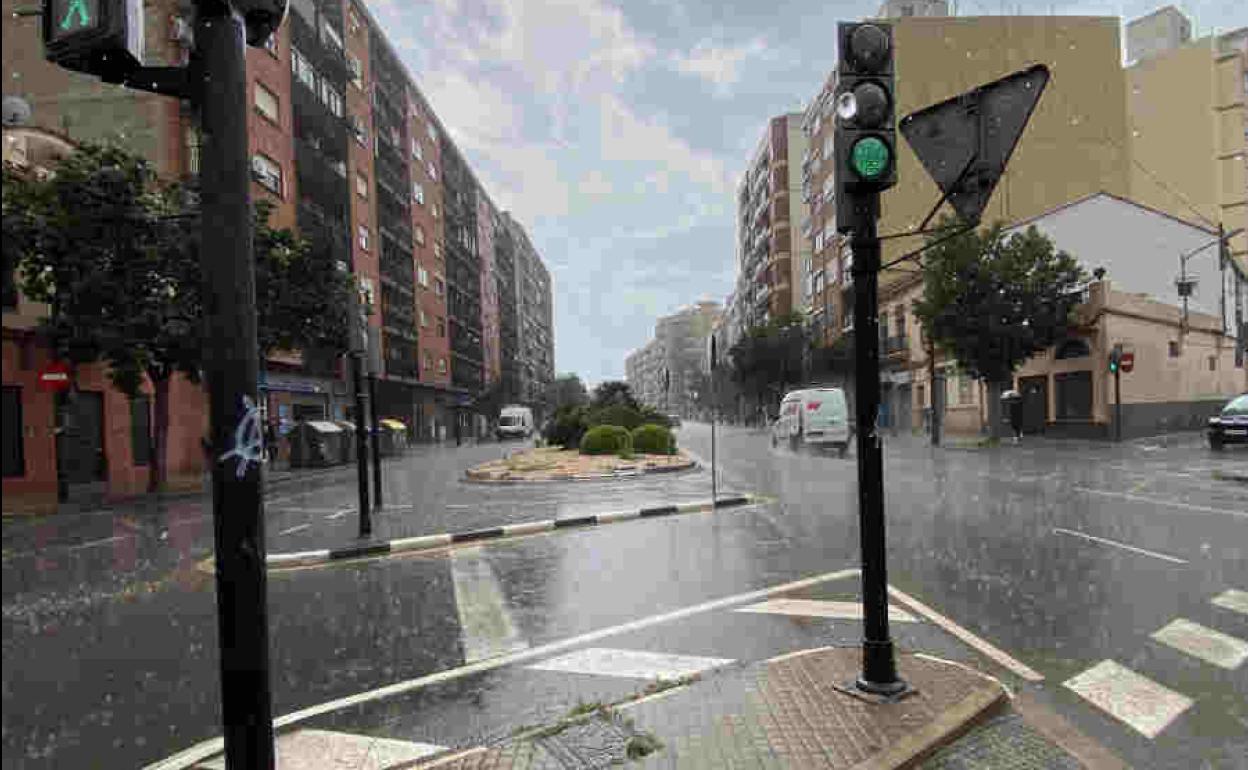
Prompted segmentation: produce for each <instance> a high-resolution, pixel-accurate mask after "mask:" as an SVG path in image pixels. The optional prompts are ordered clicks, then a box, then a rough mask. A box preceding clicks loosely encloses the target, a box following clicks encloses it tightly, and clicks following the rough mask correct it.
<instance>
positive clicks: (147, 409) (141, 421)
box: [130, 396, 152, 465]
mask: <svg viewBox="0 0 1248 770" xmlns="http://www.w3.org/2000/svg"><path fill="white" fill-rule="evenodd" d="M130 447H131V451H132V452H133V453H134V464H135V465H147V464H149V463H151V461H152V400H151V398H149V397H148V396H138V397H136V398H133V399H131V400H130Z"/></svg>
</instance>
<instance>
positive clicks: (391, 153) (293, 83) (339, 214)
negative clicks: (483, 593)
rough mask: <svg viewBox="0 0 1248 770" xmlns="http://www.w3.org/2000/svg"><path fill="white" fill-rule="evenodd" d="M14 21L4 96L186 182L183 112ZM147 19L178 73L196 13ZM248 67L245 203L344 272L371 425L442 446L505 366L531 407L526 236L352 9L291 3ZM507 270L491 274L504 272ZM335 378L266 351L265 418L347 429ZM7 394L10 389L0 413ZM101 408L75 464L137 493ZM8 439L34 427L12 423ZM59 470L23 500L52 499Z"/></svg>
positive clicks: (162, 1) (36, 123)
mask: <svg viewBox="0 0 1248 770" xmlns="http://www.w3.org/2000/svg"><path fill="white" fill-rule="evenodd" d="M19 10H20V7H19V4H18V3H16V2H15V0H4V14H5V15H4V22H3V24H4V54H3V64H4V75H5V96H6V97H7V96H10V95H13V96H19V97H22V98H23V99H24V100H25V101H26V102H27V103H29V104H30V105H31V106H32V117H31V120H30V121H29V123H30V126H31V127H32V128H40V129H42V130H43V132H44V133H45V134H49V135H54V136H55V137H56V138H57V139H58V140H64V141H65V142H67V143H69V144H70V145H72V143H74V142H78V141H84V140H100V139H109V140H113V141H120V142H122V143H123V144H125V145H127V146H129V147H130V148H131V149H133V150H135V151H137V152H140V153H142V154H143V155H145V156H146V157H148V158H149V159H151V160H152V161H153V162H154V163H155V164H156V166H157V168H158V170H159V173H161V174H162V175H163V176H166V177H170V178H178V177H191V176H194V175H195V174H197V173H198V171H199V155H198V151H199V144H200V138H199V136H198V134H197V132H196V130H195V127H194V123H193V119H192V118H193V116H192V114H191V110H190V108H189V105H187V104H179V102H178V101H177V100H174V99H170V98H167V97H163V96H158V95H154V94H146V93H144V92H139V91H131V90H126V89H121V88H118V87H116V86H110V85H105V84H102V83H100V82H99V81H98V80H96V79H95V78H90V77H86V76H81V75H77V74H74V73H69V72H66V71H64V70H61V69H59V68H56V67H53V66H51V65H50V64H48V63H47V62H46V61H45V60H44V59H43V52H42V46H41V43H40V36H39V28H38V17H37V16H29V15H20V14H18V13H17V11H19ZM145 13H146V14H147V15H146V36H147V46H146V48H147V51H148V53H149V55H150V57H151V59H152V60H153V61H160V62H165V63H169V64H180V63H185V62H186V61H187V57H188V55H189V45H190V42H191V37H190V30H191V18H190V13H191V9H190V6H189V5H188V4H187V3H185V2H182V1H181V0H157V1H156V2H150V3H146V4H145ZM247 69H248V99H249V101H250V106H251V109H250V111H249V114H248V116H247V121H248V132H249V139H250V152H251V166H252V172H253V184H252V190H251V192H252V195H253V198H254V199H257V200H259V199H265V200H268V201H270V202H271V203H272V204H273V205H274V214H273V220H272V221H273V223H274V224H275V225H276V226H283V227H292V228H294V229H296V230H297V231H298V232H299V233H300V234H301V235H302V236H304V237H306V238H307V239H308V240H309V241H310V242H311V244H312V246H313V248H314V249H316V250H318V251H319V252H321V253H322V254H323V256H324V257H325V258H327V259H330V260H333V261H334V262H337V263H339V264H340V265H341V266H342V267H344V268H345V269H348V270H350V271H351V272H353V273H354V275H355V276H356V278H357V279H358V283H359V286H360V296H359V309H360V310H362V311H363V317H364V319H365V320H364V323H365V324H366V332H367V337H368V345H367V350H366V351H364V352H365V356H364V358H365V361H366V363H367V364H368V365H369V367H370V371H372V372H373V373H374V374H376V375H377V377H378V382H377V403H378V407H379V410H380V412H381V413H382V414H383V415H384V416H387V417H395V418H398V419H400V420H402V421H404V422H406V423H407V424H408V425H409V426H410V428H411V429H412V431H413V433H414V434H415V435H416V436H417V437H419V438H423V439H436V438H439V437H445V436H446V435H447V433H448V426H449V425H451V424H452V420H453V419H454V416H455V415H456V414H462V413H463V411H464V409H465V408H469V407H470V406H471V403H472V401H473V399H474V398H475V397H476V396H477V395H478V394H479V393H480V392H481V391H482V390H483V389H484V388H485V387H486V386H487V385H488V384H490V383H492V382H495V381H498V380H499V379H501V378H502V377H503V366H502V362H503V360H504V359H508V360H511V361H515V362H519V361H522V360H523V361H525V362H528V366H529V370H528V380H527V385H523V384H522V383H521V379H522V370H521V369H519V368H516V369H514V370H509V371H511V373H512V375H513V376H514V377H515V378H516V381H515V382H514V383H512V384H511V385H510V387H511V389H512V391H513V392H515V393H517V394H519V396H518V398H517V400H522V401H527V402H530V403H536V401H537V400H538V398H540V395H541V393H542V391H543V389H544V387H545V385H546V384H548V383H549V382H550V381H551V380H553V357H554V355H553V334H552V331H551V323H552V317H551V316H552V313H551V307H552V305H551V296H550V292H551V281H550V275H549V273H548V272H547V271H546V269H545V266H544V265H543V264H542V262H541V258H540V256H539V255H538V253H537V251H536V249H534V248H533V246H532V244H531V243H529V241H528V238H527V235H525V234H524V229H523V227H522V226H521V225H520V223H518V222H515V221H514V220H513V219H510V217H508V218H507V219H506V220H504V219H503V217H502V216H501V215H499V214H498V213H497V207H496V206H495V205H494V204H493V203H492V202H491V201H490V198H489V196H488V193H487V192H486V191H485V190H484V189H483V187H482V186H481V185H480V184H478V183H477V181H476V179H475V177H474V176H473V173H472V170H471V168H470V167H469V164H468V163H467V161H466V159H465V158H464V157H463V155H462V153H461V152H460V151H459V149H458V148H457V147H456V146H455V145H454V143H453V142H452V141H451V139H450V137H449V136H448V134H447V132H446V130H445V127H444V126H443V125H442V123H441V121H440V120H439V118H438V116H437V114H436V112H435V111H434V109H433V106H432V105H431V104H430V103H429V102H428V100H427V99H426V98H425V97H424V95H423V94H422V92H421V90H420V88H419V86H418V84H417V82H416V81H415V79H414V78H413V76H412V73H410V72H408V71H407V69H406V67H405V66H404V65H403V63H402V61H401V60H400V58H399V55H398V54H397V52H396V51H395V49H394V48H393V47H392V46H391V44H390V43H389V41H388V39H387V37H386V35H385V33H384V31H383V30H382V28H381V26H380V25H379V24H378V23H377V22H376V20H375V19H374V18H373V17H372V16H371V15H370V13H369V12H368V8H367V7H366V5H365V4H364V3H363V2H360V0H292V2H291V5H290V11H289V14H288V16H287V21H286V23H285V24H283V25H282V27H281V29H280V30H278V32H277V34H275V35H274V36H273V38H272V40H271V41H269V44H268V45H267V46H266V47H264V48H250V49H249V50H248V52H247ZM13 136H14V142H15V143H16V142H17V141H18V140H17V138H16V134H14V135H13ZM6 157H7V153H6ZM503 231H506V232H507V234H508V235H507V238H506V239H505V238H503V237H501V236H500V235H499V233H501V232H503ZM504 240H510V242H512V243H514V242H517V241H518V240H521V241H523V243H524V244H525V248H526V249H527V250H526V251H525V253H524V260H523V265H524V270H523V271H522V270H520V269H518V268H519V266H520V264H521V262H522V260H519V259H517V258H516V257H515V256H510V258H509V259H508V258H499V257H497V256H496V253H497V252H499V251H505V250H506V249H507V248H509V247H508V246H507V245H505V244H504ZM503 261H507V262H508V267H507V268H505V269H504V268H499V267H498V266H499V264H500V263H501V262H503ZM506 276H511V277H510V278H507V277H506ZM526 278H527V283H524V281H525V280H526ZM500 281H503V282H500ZM506 281H509V282H506ZM522 294H523V295H524V296H525V297H526V302H527V307H531V308H532V313H531V314H530V316H531V319H532V320H530V321H529V325H528V327H525V326H523V325H522V324H521V323H520V321H519V314H518V313H517V314H515V315H514V316H512V317H510V318H509V321H514V324H512V325H511V326H508V329H507V331H508V332H509V333H508V334H506V335H504V328H503V327H504V321H503V315H504V312H509V313H510V312H512V310H511V309H510V308H512V307H513V306H512V304H511V302H510V300H504V299H503V297H504V296H507V297H509V298H510V297H516V298H519V297H520V296H521V295H522ZM517 304H518V303H517ZM504 307H507V308H509V309H508V310H507V311H504ZM8 309H9V308H8V305H7V303H6V311H7V310H8ZM12 315H13V314H12V313H10V312H6V314H5V330H6V331H5V345H6V353H5V356H6V361H8V360H9V357H10V352H12V353H13V359H14V360H15V361H18V362H19V363H20V362H21V361H24V360H27V359H23V358H22V355H21V354H20V350H21V347H22V345H29V344H34V343H31V342H30V341H29V338H30V337H31V335H32V334H33V333H34V332H33V331H32V330H31V329H19V328H17V327H18V326H19V324H17V323H16V322H14V324H10V317H11V316H12ZM10 326H13V327H14V328H13V331H12V334H10ZM526 331H531V333H532V334H533V335H534V338H533V339H529V338H528V337H527V336H526ZM18 337H21V340H25V341H19V340H18ZM11 338H12V339H11ZM10 342H12V344H13V345H14V346H15V347H14V348H13V351H10V350H9V347H10ZM505 346H511V348H510V349H508V348H507V347H505ZM521 346H528V350H527V352H524V353H522V352H520V351H519V348H520V347H521ZM27 358H29V356H28V357H27ZM32 360H33V359H32ZM32 365H33V364H32ZM9 371H10V370H9V368H8V367H7V366H6V369H5V385H6V387H9V386H12V387H13V388H16V389H17V390H15V391H14V393H15V394H16V395H15V396H14V397H15V398H16V399H17V402H18V403H19V404H24V405H25V413H26V414H28V415H30V414H36V413H39V412H40V410H41V409H42V406H40V407H36V406H35V405H34V404H33V402H32V399H37V398H43V396H40V395H38V394H35V393H34V392H33V391H32V390H31V389H30V388H24V386H22V385H21V384H20V383H18V382H17V378H16V377H15V378H13V380H14V381H13V382H12V383H11V382H10V379H11V378H10V377H9ZM14 371H16V370H14ZM349 371H350V370H349V365H348V364H347V363H346V362H345V361H344V360H343V359H342V358H334V357H332V356H329V355H326V354H325V353H323V352H320V351H315V350H306V351H286V352H279V353H276V354H273V355H271V356H270V357H269V360H268V361H266V362H265V366H264V367H263V368H262V374H261V382H260V388H261V396H262V399H261V402H262V410H263V411H264V412H265V414H266V416H272V417H274V418H278V419H280V420H281V421H283V423H287V424H289V423H290V422H292V421H294V420H298V419H307V418H318V417H320V418H331V417H334V418H343V417H346V416H348V415H349V413H350V409H351V405H352V398H351V393H350V381H351V380H350V377H349ZM84 377H87V378H88V379H90V378H91V377H95V375H93V374H90V372H87V373H86V374H84ZM96 379H97V380H99V381H100V382H105V379H104V378H102V377H96ZM92 381H94V380H92ZM183 385H186V386H185V387H184V386H183ZM102 387H105V386H102ZM105 389H107V388H106V387H105ZM8 398H9V391H8V390H6V404H7V399H8ZM109 398H111V396H110V397H109ZM175 398H176V400H175V402H174V404H173V409H174V411H175V412H176V413H179V414H199V413H200V412H202V406H203V405H202V392H200V391H199V389H198V388H196V387H193V386H189V384H180V385H178V386H177V387H176V388H175ZM104 402H108V403H111V402H109V400H108V398H104V399H103V400H102V402H101V403H104ZM143 408H146V407H143ZM6 409H7V406H6ZM197 410H198V411H197ZM126 411H127V413H128V412H129V411H130V410H128V409H127V410H126ZM7 414H8V412H6V415H7ZM108 414H111V413H107V414H105V415H104V416H100V417H99V419H95V417H96V416H95V415H92V416H91V418H92V419H93V420H94V421H95V422H98V423H100V424H102V425H105V430H104V436H105V438H101V439H100V440H99V441H96V442H94V444H95V445H98V446H95V445H93V446H92V447H88V448H87V449H86V450H84V451H89V452H102V453H103V455H105V456H107V457H108V463H107V468H108V471H107V474H104V475H101V474H100V473H97V474H96V476H99V478H96V477H94V476H93V481H96V482H99V483H104V484H105V485H106V486H107V487H108V488H109V490H110V491H111V492H115V493H118V494H120V493H127V492H132V491H136V490H137V488H138V487H137V486H136V485H137V484H139V482H138V481H134V482H132V481H129V479H139V478H140V477H142V476H143V473H144V471H142V470H137V471H136V470H135V468H136V467H138V466H135V465H134V464H133V463H134V461H133V458H130V459H124V458H123V453H122V452H121V451H120V449H118V448H117V447H116V446H114V444H116V443H117V442H114V441H112V440H106V439H107V436H108V435H111V434H110V433H109V432H110V431H112V430H113V428H111V427H108V426H109V425H111V423H110V422H109V420H112V419H113V418H112V417H108ZM123 417H130V415H129V414H127V415H123ZM118 419H121V418H118ZM140 420H145V421H147V424H150V413H149V412H143V411H142V408H140V407H136V408H135V410H134V414H133V416H132V420H130V421H135V422H136V423H137V421H140ZM6 423H7V420H6ZM16 426H17V428H16V429H25V430H26V432H27V433H30V432H31V431H30V430H29V428H31V427H32V426H30V425H26V426H25V427H24V428H23V426H22V424H21V421H20V420H19V421H17V423H16ZM6 429H7V426H6ZM35 432H37V431H35ZM199 435H201V434H200V433H197V432H196V431H195V430H189V429H188V431H187V433H186V436H185V437H183V438H179V439H177V440H184V441H186V442H188V446H191V450H190V451H187V452H184V453H183V452H182V451H181V449H179V448H171V452H174V453H177V454H178V457H179V458H183V455H185V457H184V460H185V461H183V460H182V459H179V460H178V461H176V462H171V463H170V466H169V467H170V468H171V470H172V471H173V472H174V473H175V474H177V473H185V474H186V475H187V476H188V477H194V478H198V475H199V470H200V469H199V467H198V463H199V460H200V453H199V447H198V441H199ZM6 441H7V438H6ZM40 451H42V450H40ZM178 463H181V464H180V465H179V464H178ZM101 473H102V472H101ZM57 475H58V474H56V473H52V474H50V475H45V476H44V477H41V478H40V479H39V480H37V481H33V482H30V483H27V484H26V486H24V487H22V488H23V489H34V488H37V489H38V490H41V491H42V492H43V493H45V494H51V495H52V497H53V499H55V490H56V479H57ZM61 475H63V474H61ZM28 477H29V474H26V475H24V476H22V477H21V478H25V479H27V481H29V478H28ZM22 483H24V482H19V481H14V482H13V483H12V484H11V480H10V477H8V476H7V475H6V478H5V487H4V488H5V491H6V495H7V493H8V491H9V490H10V488H11V487H12V488H13V489H17V488H18V487H19V486H20V485H21V484H22Z"/></svg>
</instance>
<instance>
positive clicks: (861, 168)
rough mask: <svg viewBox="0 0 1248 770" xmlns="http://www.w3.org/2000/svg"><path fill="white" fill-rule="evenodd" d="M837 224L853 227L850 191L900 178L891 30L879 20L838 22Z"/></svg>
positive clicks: (870, 188) (880, 187) (881, 187)
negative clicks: (898, 175) (896, 149)
mask: <svg viewBox="0 0 1248 770" xmlns="http://www.w3.org/2000/svg"><path fill="white" fill-rule="evenodd" d="M837 44H838V50H839V56H840V60H839V61H838V63H837V69H836V74H837V87H836V101H835V107H836V131H835V136H834V139H833V142H834V146H835V151H836V152H835V155H836V167H835V169H834V170H833V172H832V173H833V174H834V175H835V179H836V183H835V184H836V213H837V230H838V231H839V232H846V231H847V230H850V229H851V220H852V216H851V214H852V210H853V203H854V201H853V200H851V196H853V195H855V194H861V193H878V192H881V191H883V190H887V189H888V188H890V187H892V186H893V185H895V184H897V154H896V151H895V147H896V133H897V131H896V127H895V124H894V123H895V119H894V98H893V32H892V27H890V26H889V25H887V24H882V23H880V22H868V23H856V22H841V23H840V24H839V25H838V26H837Z"/></svg>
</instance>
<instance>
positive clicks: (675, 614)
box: [144, 567, 1021, 770]
mask: <svg viewBox="0 0 1248 770" xmlns="http://www.w3.org/2000/svg"><path fill="white" fill-rule="evenodd" d="M857 574H859V570H858V568H857V567H853V568H850V569H843V570H837V571H835V572H825V573H823V574H821V575H814V576H812V577H808V578H802V579H801V580H794V581H792V582H789V583H781V584H779V585H775V586H772V587H770V588H760V589H758V590H755V591H746V592H745V593H741V594H736V595H735V596H726V597H723V598H721V599H713V600H711V601H707V602H702V603H701V604H695V605H693V606H690V607H682V608H681V609H678V610H672V611H671V612H664V613H661V614H659V615H651V616H649V617H646V618H640V619H638V620H632V621H629V622H627V623H621V624H619V625H616V626H609V627H607V628H600V629H598V630H597V631H590V632H589V633H585V634H581V635H580V636H574V637H571V638H568V639H561V640H559V641H557V642H550V643H547V644H543V645H541V646H539V647H533V648H530V649H528V650H524V651H523V652H516V653H512V654H511V655H504V656H501V657H498V658H490V659H489V660H482V661H478V662H476V663H470V664H468V665H464V666H460V667H458V668H452V669H447V670H446V671H438V672H435V673H433V674H426V675H425V676H422V677H419V678H416V679H406V680H403V681H401V682H395V683H393V684H388V685H386V686H384V687H378V688H376V689H373V690H367V691H365V692H361V693H356V694H355V695H348V696H346V697H343V698H337V699H335V700H331V701H326V702H325V703H320V704H317V705H315V706H309V707H307V708H305V709H300V710H299V711H292V712H291V713H289V714H284V715H282V716H280V717H278V718H277V719H274V720H273V726H274V727H275V728H282V727H289V726H290V725H294V724H298V723H300V722H304V721H307V720H309V719H312V718H313V717H318V716H321V715H323V714H332V713H333V712H335V711H341V710H342V709H345V708H350V707H352V706H358V705H359V704H361V703H369V702H371V701H378V700H384V699H386V698H390V697H393V696H395V695H402V694H403V693H407V692H412V691H414V690H420V689H423V688H425V687H429V686H430V685H435V684H441V683H442V682H449V681H453V680H455V679H459V678H461V677H465V676H469V675H471V674H479V673H481V672H482V671H492V670H494V669H496V668H502V667H503V666H509V665H512V664H514V663H523V662H525V661H529V660H537V659H539V658H545V657H548V656H550V655H554V654H555V653H558V652H563V651H564V650H569V649H573V648H576V647H580V646H581V645H585V644H590V643H592V642H596V641H598V640H599V639H605V638H607V637H610V636H616V635H619V634H624V633H629V632H632V631H639V630H641V629H643V628H650V627H652V626H658V625H662V624H664V623H670V622H672V621H675V620H683V619H684V618H687V617H691V616H693V615H700V614H702V613H706V612H711V611H713V610H719V609H724V608H725V607H732V606H734V605H737V604H745V603H746V602H756V601H760V600H762V599H766V598H767V597H769V596H775V595H776V594H783V593H787V592H789V591H798V590H801V589H803V588H809V587H810V586H815V585H819V584H821V583H829V582H831V581H833V580H843V579H845V578H848V577H853V576H855V575H857ZM1020 665H1021V664H1020ZM224 745H225V743H224V740H223V739H221V738H210V739H209V740H206V741H203V742H201V743H197V744H195V745H194V746H191V747H190V748H187V749H183V750H182V751H180V752H178V753H177V754H174V755H173V756H170V757H166V758H165V759H162V760H160V761H157V762H153V763H152V764H150V765H147V766H146V767H145V768H144V770H185V769H186V768H190V767H192V766H194V764H195V763H196V762H199V761H201V760H203V759H206V758H207V757H211V756H212V755H213V754H217V753H219V752H220V751H221V750H222V747H223V746H224Z"/></svg>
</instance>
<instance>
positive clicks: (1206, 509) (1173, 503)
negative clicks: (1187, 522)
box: [1071, 487, 1248, 519]
mask: <svg viewBox="0 0 1248 770" xmlns="http://www.w3.org/2000/svg"><path fill="white" fill-rule="evenodd" d="M1071 489H1073V490H1075V491H1076V492H1083V493H1084V494H1087V495H1104V496H1105V497H1120V498H1122V499H1123V500H1131V501H1134V502H1137V503H1152V504H1154V505H1164V506H1167V507H1170V508H1183V509H1186V510H1189V511H1200V512H1201V513H1224V514H1226V515H1228V516H1240V517H1242V518H1245V519H1248V512H1245V511H1236V510H1232V509H1231V508H1212V507H1210V506H1208V505H1192V504H1191V503H1184V502H1181V501H1179V500H1167V499H1166V498H1164V497H1145V496H1144V495H1132V494H1128V493H1126V492H1110V491H1108V490H1105V489H1091V488H1089V487H1071Z"/></svg>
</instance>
